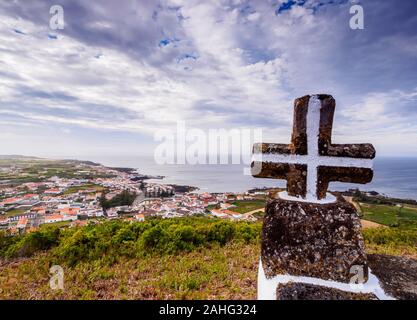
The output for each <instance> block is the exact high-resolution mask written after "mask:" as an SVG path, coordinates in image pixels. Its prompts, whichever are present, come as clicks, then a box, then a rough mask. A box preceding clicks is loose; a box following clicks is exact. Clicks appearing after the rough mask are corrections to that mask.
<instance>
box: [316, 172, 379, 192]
mask: <svg viewBox="0 0 417 320" xmlns="http://www.w3.org/2000/svg"><path fill="white" fill-rule="evenodd" d="M373 177H374V171H373V170H372V169H368V168H347V167H318V168H317V197H318V198H319V199H324V198H325V197H326V193H327V189H328V187H329V183H330V182H331V181H339V182H349V183H361V184H365V183H368V182H371V181H372V178H373Z"/></svg>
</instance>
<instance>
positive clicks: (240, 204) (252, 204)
mask: <svg viewBox="0 0 417 320" xmlns="http://www.w3.org/2000/svg"><path fill="white" fill-rule="evenodd" d="M233 204H234V205H235V206H236V207H235V208H231V209H230V210H232V211H235V212H239V213H246V212H250V211H253V210H257V209H263V208H264V207H265V200H241V201H235V202H233Z"/></svg>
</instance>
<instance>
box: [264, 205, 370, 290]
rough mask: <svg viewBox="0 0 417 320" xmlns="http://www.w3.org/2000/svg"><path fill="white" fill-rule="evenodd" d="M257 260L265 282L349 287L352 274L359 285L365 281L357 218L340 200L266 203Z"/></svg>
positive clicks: (364, 259) (362, 244)
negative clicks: (293, 279) (296, 279)
mask: <svg viewBox="0 0 417 320" xmlns="http://www.w3.org/2000/svg"><path fill="white" fill-rule="evenodd" d="M261 259H262V265H263V269H264V271H265V276H266V278H272V277H274V276H276V275H282V274H289V275H293V276H304V277H315V278H320V279H324V280H334V281H338V282H343V283H349V282H350V281H351V278H352V277H353V276H354V273H356V272H358V271H359V272H360V273H361V274H362V275H363V280H364V281H366V280H367V277H368V265H367V261H366V254H365V247H364V241H363V237H362V234H361V224H360V218H359V216H358V214H357V212H356V210H355V208H354V207H353V206H352V205H351V204H350V203H348V202H346V201H345V200H344V199H343V198H342V197H338V198H337V201H336V202H335V203H331V204H315V203H305V202H298V201H287V200H282V199H275V200H271V201H269V202H268V204H267V206H266V214H265V218H264V225H263V230H262V258H261ZM352 272H354V273H352Z"/></svg>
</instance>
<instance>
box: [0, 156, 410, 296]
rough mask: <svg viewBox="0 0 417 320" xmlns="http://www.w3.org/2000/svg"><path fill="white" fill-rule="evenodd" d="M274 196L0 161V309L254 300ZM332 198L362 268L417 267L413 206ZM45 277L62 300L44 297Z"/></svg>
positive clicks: (106, 170) (47, 291) (371, 196)
mask: <svg viewBox="0 0 417 320" xmlns="http://www.w3.org/2000/svg"><path fill="white" fill-rule="evenodd" d="M149 179H152V181H155V179H161V182H160V183H155V182H152V183H151V182H148V180H149ZM278 191H280V190H279V189H267V188H264V189H253V190H248V191H247V192H244V193H202V192H199V190H197V189H196V188H194V187H192V186H178V185H168V184H164V183H163V177H161V176H158V177H154V176H149V175H147V174H146V173H142V172H140V170H139V171H138V170H136V169H133V168H116V167H106V166H103V165H101V164H98V163H94V162H90V161H78V160H49V159H40V158H34V157H23V156H0V299H255V298H256V278H257V268H258V262H259V261H258V257H259V251H260V249H259V241H260V232H261V226H262V219H263V216H264V208H265V203H266V201H267V199H268V198H269V197H274V194H275V193H276V192H278ZM342 195H343V197H344V198H345V199H346V200H347V201H349V202H350V203H352V204H353V205H354V206H355V208H356V209H357V211H358V212H359V213H360V215H361V219H362V220H361V222H362V227H363V233H364V237H365V243H366V251H367V253H368V254H369V255H370V257H371V258H370V259H371V262H372V259H374V258H373V257H378V259H383V257H384V255H391V256H400V257H404V258H417V201H415V200H406V199H395V198H389V197H386V196H383V195H380V194H378V193H377V192H361V191H359V190H357V189H355V190H349V191H346V192H343V193H342ZM379 261H380V260H379ZM203 262H204V263H203ZM53 265H59V266H61V267H62V268H63V270H64V273H65V282H64V289H58V290H52V289H51V287H50V277H51V275H50V268H51V266H53ZM386 268H390V264H389V261H388V260H387V261H386ZM126 270H129V272H126ZM374 271H376V272H378V270H374ZM394 287H395V284H394ZM393 290H395V288H394V289H393ZM407 290H408V291H406V292H405V293H403V295H404V298H411V299H416V298H417V293H416V288H411V287H410V288H408V289H407Z"/></svg>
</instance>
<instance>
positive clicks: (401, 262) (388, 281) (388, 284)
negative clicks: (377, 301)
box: [368, 254, 417, 300]
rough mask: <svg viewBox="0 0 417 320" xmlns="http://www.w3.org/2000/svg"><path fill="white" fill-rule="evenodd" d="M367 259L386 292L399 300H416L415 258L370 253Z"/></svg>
mask: <svg viewBox="0 0 417 320" xmlns="http://www.w3.org/2000/svg"><path fill="white" fill-rule="evenodd" d="M368 261H369V267H370V268H371V270H372V273H373V274H375V275H376V276H377V278H378V279H379V280H380V283H381V286H382V288H383V289H384V291H385V292H386V293H387V294H389V295H390V296H392V297H394V298H396V299H399V300H417V260H414V259H410V258H406V257H396V256H388V255H381V254H370V255H368Z"/></svg>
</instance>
